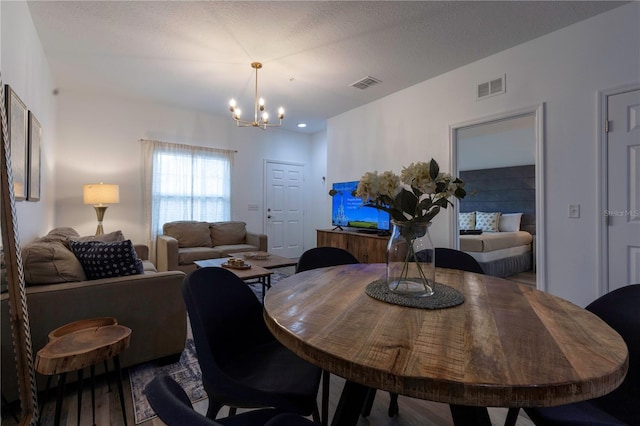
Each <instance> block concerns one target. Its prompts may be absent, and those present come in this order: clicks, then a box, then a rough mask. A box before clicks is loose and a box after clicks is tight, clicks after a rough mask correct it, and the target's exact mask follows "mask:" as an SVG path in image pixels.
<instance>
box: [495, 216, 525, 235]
mask: <svg viewBox="0 0 640 426" xmlns="http://www.w3.org/2000/svg"><path fill="white" fill-rule="evenodd" d="M521 219H522V213H503V214H502V215H500V223H499V225H498V229H500V232H515V231H519V230H520V220H521Z"/></svg>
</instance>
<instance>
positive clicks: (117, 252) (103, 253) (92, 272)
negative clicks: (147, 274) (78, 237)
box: [70, 240, 144, 280]
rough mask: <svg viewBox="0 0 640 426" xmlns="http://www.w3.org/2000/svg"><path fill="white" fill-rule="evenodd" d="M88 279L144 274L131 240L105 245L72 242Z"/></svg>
mask: <svg viewBox="0 0 640 426" xmlns="http://www.w3.org/2000/svg"><path fill="white" fill-rule="evenodd" d="M70 244H71V250H72V251H73V254H75V255H76V257H77V258H78V260H79V261H80V264H81V265H82V269H84V273H85V274H86V276H87V279H90V280H97V279H100V278H112V277H123V276H127V275H138V274H143V273H144V267H143V265H142V261H141V260H140V259H139V258H138V255H137V254H136V250H135V248H134V247H133V243H132V242H131V240H125V241H116V242H110V243H105V242H101V241H71V242H70Z"/></svg>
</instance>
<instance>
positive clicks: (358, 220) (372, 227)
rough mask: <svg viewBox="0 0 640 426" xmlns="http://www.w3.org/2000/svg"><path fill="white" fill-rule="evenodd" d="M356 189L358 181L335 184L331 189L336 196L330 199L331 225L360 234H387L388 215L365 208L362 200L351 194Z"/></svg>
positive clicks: (381, 211) (371, 208)
mask: <svg viewBox="0 0 640 426" xmlns="http://www.w3.org/2000/svg"><path fill="white" fill-rule="evenodd" d="M357 187H358V181H352V182H336V183H334V184H333V186H332V188H333V190H334V191H336V194H335V195H334V196H333V197H332V203H331V204H332V205H331V223H332V225H333V226H335V227H339V228H340V229H344V228H355V229H354V230H355V231H361V232H371V233H377V232H380V233H382V232H388V231H389V229H390V228H389V213H387V212H385V211H383V210H378V209H374V208H373V207H365V206H364V205H363V204H362V200H361V199H360V198H358V197H356V196H355V195H352V193H353V192H354V191H355V190H356V188H357Z"/></svg>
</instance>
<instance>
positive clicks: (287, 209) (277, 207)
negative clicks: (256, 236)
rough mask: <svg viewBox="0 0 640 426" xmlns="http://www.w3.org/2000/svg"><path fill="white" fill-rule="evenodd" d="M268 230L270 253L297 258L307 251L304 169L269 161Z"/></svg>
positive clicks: (299, 166) (267, 179) (267, 192)
mask: <svg viewBox="0 0 640 426" xmlns="http://www.w3.org/2000/svg"><path fill="white" fill-rule="evenodd" d="M265 174H266V176H265V183H266V189H265V194H266V195H265V214H266V217H265V229H266V234H267V237H268V244H269V252H270V253H273V254H277V255H279V256H283V257H288V258H295V257H299V256H300V255H301V254H302V252H303V251H304V244H303V242H304V232H303V229H304V218H303V197H304V166H302V165H300V164H290V163H278V162H271V161H268V162H267V163H266V167H265Z"/></svg>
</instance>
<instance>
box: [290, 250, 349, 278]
mask: <svg viewBox="0 0 640 426" xmlns="http://www.w3.org/2000/svg"><path fill="white" fill-rule="evenodd" d="M354 263H360V262H358V259H356V258H355V256H354V255H352V254H351V253H350V252H348V251H347V250H344V249H341V248H339V247H314V248H311V249H309V250H307V251H305V252H304V253H302V256H300V258H299V259H298V264H297V265H296V273H298V272H303V271H309V270H311V269H317V268H325V267H327V266H337V265H351V264H354Z"/></svg>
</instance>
